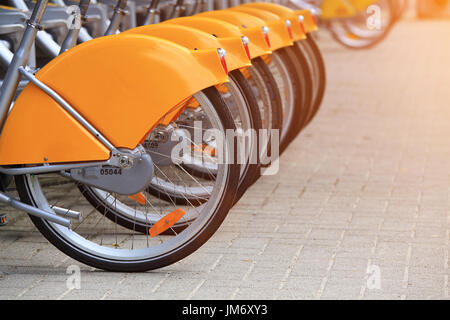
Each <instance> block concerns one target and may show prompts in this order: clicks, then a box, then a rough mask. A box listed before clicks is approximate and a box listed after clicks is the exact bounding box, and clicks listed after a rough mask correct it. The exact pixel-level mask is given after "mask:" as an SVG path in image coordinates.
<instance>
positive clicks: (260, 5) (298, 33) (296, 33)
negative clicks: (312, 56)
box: [241, 2, 306, 41]
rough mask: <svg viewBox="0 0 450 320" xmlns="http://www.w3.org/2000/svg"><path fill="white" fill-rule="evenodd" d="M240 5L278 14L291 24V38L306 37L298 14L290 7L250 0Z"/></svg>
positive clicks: (299, 38)
mask: <svg viewBox="0 0 450 320" xmlns="http://www.w3.org/2000/svg"><path fill="white" fill-rule="evenodd" d="M241 6H243V7H251V8H257V9H262V10H267V11H269V12H271V13H273V14H276V15H278V16H279V17H281V18H284V19H289V20H290V21H291V24H292V34H293V40H294V41H298V40H303V39H305V38H306V35H305V33H304V31H303V29H302V28H301V26H300V23H299V21H298V14H296V13H295V11H294V10H292V9H289V8H287V7H284V6H282V5H279V4H275V3H267V2H250V3H245V4H243V5H241Z"/></svg>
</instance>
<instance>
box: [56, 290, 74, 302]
mask: <svg viewBox="0 0 450 320" xmlns="http://www.w3.org/2000/svg"><path fill="white" fill-rule="evenodd" d="M73 289H74V288H69V289H67V290H66V291H65V292H64V293H63V294H61V295H60V296H59V297H57V298H56V300H62V299H64V297H66V296H67V295H68V294H69V293H71V292H72V290H73Z"/></svg>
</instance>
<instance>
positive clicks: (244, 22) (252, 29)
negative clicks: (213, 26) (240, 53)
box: [195, 10, 272, 54]
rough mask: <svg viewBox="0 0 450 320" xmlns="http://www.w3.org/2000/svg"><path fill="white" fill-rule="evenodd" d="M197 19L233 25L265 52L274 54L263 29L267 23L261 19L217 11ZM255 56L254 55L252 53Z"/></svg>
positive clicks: (200, 15)
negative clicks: (209, 19)
mask: <svg viewBox="0 0 450 320" xmlns="http://www.w3.org/2000/svg"><path fill="white" fill-rule="evenodd" d="M195 16H196V17H207V18H213V19H217V20H221V21H225V22H228V23H231V24H232V25H235V26H236V27H238V28H239V29H240V30H241V32H242V33H243V34H244V35H245V36H246V37H247V38H249V40H250V43H254V44H255V45H256V46H258V47H262V48H264V51H266V54H267V51H269V53H272V51H271V48H270V43H269V39H268V38H267V39H266V36H265V35H264V33H263V31H262V28H263V27H264V26H265V25H266V24H265V22H264V21H263V20H261V19H259V18H256V17H254V16H251V15H249V14H245V13H242V12H237V11H233V12H232V11H228V10H216V11H206V12H202V13H199V14H197V15H195ZM251 54H253V53H251Z"/></svg>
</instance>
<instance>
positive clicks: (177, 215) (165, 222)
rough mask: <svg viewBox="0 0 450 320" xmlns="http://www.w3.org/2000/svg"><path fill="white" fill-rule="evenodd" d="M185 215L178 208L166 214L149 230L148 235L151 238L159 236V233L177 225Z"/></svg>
mask: <svg viewBox="0 0 450 320" xmlns="http://www.w3.org/2000/svg"><path fill="white" fill-rule="evenodd" d="M185 214H186V212H184V210H183V209H181V208H178V209H176V210H174V211H172V212H170V213H168V214H166V215H165V216H164V217H163V218H161V219H160V220H158V222H156V223H155V224H154V225H153V226H152V227H151V228H150V229H149V230H148V234H149V235H150V237H151V238H153V237H156V236H157V235H160V234H161V233H163V232H165V231H167V230H169V229H170V228H172V227H173V225H174V224H175V223H177V222H178V221H179V220H180V219H181V218H183V216H184V215H185Z"/></svg>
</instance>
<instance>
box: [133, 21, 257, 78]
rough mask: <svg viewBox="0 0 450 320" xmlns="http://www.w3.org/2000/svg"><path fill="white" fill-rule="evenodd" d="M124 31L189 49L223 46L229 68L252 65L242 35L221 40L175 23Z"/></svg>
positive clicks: (234, 68)
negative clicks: (152, 37) (163, 40)
mask: <svg viewBox="0 0 450 320" xmlns="http://www.w3.org/2000/svg"><path fill="white" fill-rule="evenodd" d="M124 33H132V34H141V35H148V36H154V37H158V38H162V39H165V40H169V41H173V42H175V43H176V44H179V45H180V46H183V47H186V48H188V49H189V50H204V49H211V48H215V49H217V48H223V49H225V51H226V53H227V54H226V56H225V59H226V62H227V67H228V70H230V71H232V70H236V69H240V68H245V67H249V66H251V62H250V59H249V58H248V57H247V54H246V52H245V48H244V45H243V43H242V40H241V37H233V38H228V39H224V40H221V39H220V38H216V37H214V36H213V35H211V34H208V33H206V32H203V31H200V30H198V29H194V28H191V27H186V26H181V25H175V24H152V25H147V26H142V27H137V28H133V29H130V30H127V31H125V32H124Z"/></svg>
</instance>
